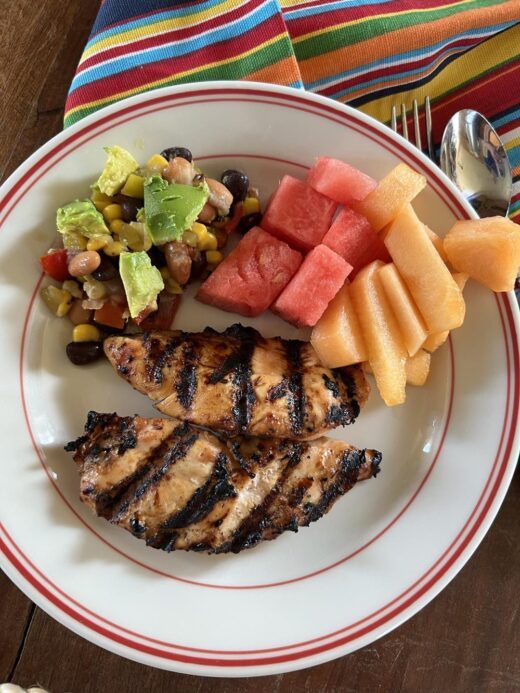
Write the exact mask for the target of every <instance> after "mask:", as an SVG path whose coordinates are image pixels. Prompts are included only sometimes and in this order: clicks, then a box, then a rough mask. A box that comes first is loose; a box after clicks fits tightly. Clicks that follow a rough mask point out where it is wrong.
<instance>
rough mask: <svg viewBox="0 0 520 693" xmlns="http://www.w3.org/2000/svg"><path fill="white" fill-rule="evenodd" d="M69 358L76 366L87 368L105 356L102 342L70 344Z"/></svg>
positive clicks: (68, 347) (67, 348)
mask: <svg viewBox="0 0 520 693" xmlns="http://www.w3.org/2000/svg"><path fill="white" fill-rule="evenodd" d="M66 350H67V356H68V357H69V360H70V361H72V363H73V364H74V365H75V366H85V365H86V364H87V363H92V362H93V361H96V360H97V359H98V358H99V357H100V356H102V355H103V345H102V344H101V342H69V344H67V347H66Z"/></svg>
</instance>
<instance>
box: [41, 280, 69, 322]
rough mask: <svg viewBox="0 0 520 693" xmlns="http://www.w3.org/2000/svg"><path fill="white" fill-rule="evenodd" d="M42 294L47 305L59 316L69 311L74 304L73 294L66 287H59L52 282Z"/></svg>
mask: <svg viewBox="0 0 520 693" xmlns="http://www.w3.org/2000/svg"><path fill="white" fill-rule="evenodd" d="M40 295H41V297H42V299H43V300H44V302H45V304H46V305H47V307H48V308H49V309H50V310H51V311H52V312H53V313H54V315H57V316H58V317H59V318H62V317H63V316H64V315H67V313H68V312H69V310H70V307H71V305H72V295H71V293H70V292H69V291H67V290H66V289H58V287H57V286H54V285H53V284H51V285H49V286H46V287H45V288H43V289H42V290H41V292H40Z"/></svg>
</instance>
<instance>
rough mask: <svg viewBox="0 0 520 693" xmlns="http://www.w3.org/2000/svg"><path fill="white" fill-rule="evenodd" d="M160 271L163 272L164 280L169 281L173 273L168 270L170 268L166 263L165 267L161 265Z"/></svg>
mask: <svg viewBox="0 0 520 693" xmlns="http://www.w3.org/2000/svg"><path fill="white" fill-rule="evenodd" d="M159 272H160V273H161V277H162V278H163V281H167V280H168V279H170V276H171V275H170V272H169V271H168V268H167V267H166V265H165V266H164V267H161V269H160V270H159Z"/></svg>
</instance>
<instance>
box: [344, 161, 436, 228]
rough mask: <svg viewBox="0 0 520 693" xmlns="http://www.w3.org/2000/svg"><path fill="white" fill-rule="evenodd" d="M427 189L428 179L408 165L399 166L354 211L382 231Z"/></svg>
mask: <svg viewBox="0 0 520 693" xmlns="http://www.w3.org/2000/svg"><path fill="white" fill-rule="evenodd" d="M424 187H426V178H425V177H424V176H422V175H421V174H420V173H417V172H416V171H414V170H413V169H411V168H410V167H409V166H407V165H406V164H398V165H397V166H396V167H395V168H394V169H392V170H391V171H390V173H387V174H386V176H385V177H384V178H382V179H381V180H380V181H379V183H378V186H377V188H376V189H375V190H373V191H372V192H371V193H369V194H368V195H367V196H366V197H365V199H364V200H362V201H361V202H356V203H354V204H352V207H353V209H355V210H356V212H359V214H362V215H363V216H364V217H366V218H367V219H368V221H369V222H370V223H371V224H372V228H373V229H374V230H375V231H380V230H381V229H382V228H383V226H385V225H386V224H388V223H389V222H390V221H392V219H395V217H396V216H397V215H398V214H399V211H400V210H401V208H402V207H403V205H405V204H406V203H407V202H411V201H412V200H413V198H414V197H415V196H416V195H418V194H419V193H420V192H421V190H422V189H423V188H424Z"/></svg>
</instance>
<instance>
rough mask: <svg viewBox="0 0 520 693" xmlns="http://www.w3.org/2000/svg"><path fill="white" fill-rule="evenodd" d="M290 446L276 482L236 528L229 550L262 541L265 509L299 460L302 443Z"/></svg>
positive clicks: (264, 526) (232, 550)
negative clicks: (260, 502) (261, 501)
mask: <svg viewBox="0 0 520 693" xmlns="http://www.w3.org/2000/svg"><path fill="white" fill-rule="evenodd" d="M284 443H285V444H286V441H281V446H282V450H284V451H285V445H284ZM290 448H291V449H290V450H289V451H288V453H287V454H286V455H284V457H285V459H286V465H285V468H284V470H283V472H282V473H281V475H280V477H279V479H278V482H277V483H276V484H275V486H274V487H273V488H272V489H271V491H270V493H268V494H267V496H266V497H265V498H264V501H263V503H262V504H261V505H259V506H257V507H256V508H255V510H254V511H253V512H252V513H251V515H250V516H249V517H247V518H246V519H245V520H244V522H243V523H242V524H241V525H240V527H239V528H238V529H237V530H236V532H235V534H234V536H233V538H232V539H231V541H230V542H229V547H228V550H229V551H231V552H233V553H238V552H239V551H241V550H242V549H250V548H253V546H256V545H257V544H258V543H259V542H260V541H262V532H263V531H264V530H265V528H266V526H267V511H268V509H269V507H270V506H271V504H272V503H273V502H275V499H276V497H277V495H278V494H279V491H280V488H281V487H282V486H283V483H284V481H285V480H286V479H287V477H288V476H289V474H290V473H291V469H292V468H293V467H295V466H296V465H297V464H298V463H299V462H300V460H301V457H302V453H303V445H302V444H301V443H293V444H292V445H290Z"/></svg>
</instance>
